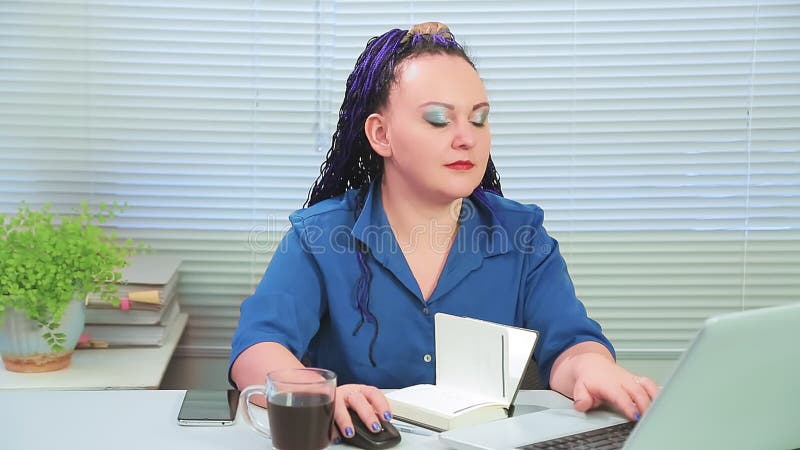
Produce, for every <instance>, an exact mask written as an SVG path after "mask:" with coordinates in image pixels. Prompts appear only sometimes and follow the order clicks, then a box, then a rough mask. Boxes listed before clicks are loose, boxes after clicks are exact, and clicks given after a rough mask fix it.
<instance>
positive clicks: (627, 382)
mask: <svg viewBox="0 0 800 450" xmlns="http://www.w3.org/2000/svg"><path fill="white" fill-rule="evenodd" d="M571 359H572V361H570V362H569V363H570V365H572V370H573V374H574V377H575V385H574V387H573V389H572V398H573V400H574V401H575V409H576V410H578V411H588V410H590V409H594V408H597V407H598V406H600V405H601V404H603V403H604V402H605V403H608V404H610V405H612V406H614V407H616V408H617V409H619V410H620V411H621V412H622V413H623V414H624V415H625V416H627V417H628V418H629V419H632V420H639V418H641V416H642V415H643V414H644V413H645V411H647V408H649V407H650V403H651V402H652V401H653V399H655V398H656V396H657V395H658V391H659V389H658V386H657V385H656V383H655V382H653V380H651V379H649V378H647V377H640V376H636V375H634V374H632V373H630V372H628V371H627V370H625V368H623V367H622V366H620V365H619V364H617V363H615V362H614V361H611V360H610V359H608V358H607V357H605V356H603V355H599V354H597V353H581V354H577V355H574V356H572V358H571Z"/></svg>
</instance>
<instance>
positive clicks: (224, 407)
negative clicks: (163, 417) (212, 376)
mask: <svg viewBox="0 0 800 450" xmlns="http://www.w3.org/2000/svg"><path fill="white" fill-rule="evenodd" d="M238 405H239V391H237V390H234V389H228V390H221V389H220V390H202V389H189V390H187V391H186V395H185V396H184V398H183V404H182V405H181V410H180V412H179V413H178V422H179V423H181V424H183V425H229V424H230V423H232V422H233V419H234V418H235V417H236V409H237V407H238Z"/></svg>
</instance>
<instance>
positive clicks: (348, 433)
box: [344, 427, 353, 438]
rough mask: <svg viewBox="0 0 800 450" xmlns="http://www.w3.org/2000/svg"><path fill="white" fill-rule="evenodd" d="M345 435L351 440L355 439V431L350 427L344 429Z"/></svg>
mask: <svg viewBox="0 0 800 450" xmlns="http://www.w3.org/2000/svg"><path fill="white" fill-rule="evenodd" d="M344 435H345V436H347V437H349V438H350V437H353V429H352V428H350V427H347V428H345V429H344Z"/></svg>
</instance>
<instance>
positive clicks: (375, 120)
mask: <svg viewBox="0 0 800 450" xmlns="http://www.w3.org/2000/svg"><path fill="white" fill-rule="evenodd" d="M364 134H366V135H367V140H368V141H369V145H370V146H372V149H373V150H375V153H377V154H378V155H380V156H382V157H384V158H388V157H390V156H392V146H391V145H389V138H388V130H387V128H386V118H385V117H383V116H382V115H380V114H378V113H372V114H370V115H369V117H367V120H366V121H365V122H364Z"/></svg>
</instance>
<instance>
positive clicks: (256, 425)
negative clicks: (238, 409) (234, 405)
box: [239, 385, 272, 439]
mask: <svg viewBox="0 0 800 450" xmlns="http://www.w3.org/2000/svg"><path fill="white" fill-rule="evenodd" d="M256 394H260V395H263V396H264V397H265V398H266V396H267V392H266V389H265V388H264V386H263V385H253V386H247V387H246V388H244V390H242V393H241V394H239V402H240V403H241V402H243V403H244V411H243V412H244V421H245V422H246V423H247V424H248V425H250V428H252V429H253V430H255V431H256V432H257V433H258V434H260V435H262V436H265V437H267V439H272V436H270V434H269V427H268V426H267V425H265V424H263V423H261V422H259V421H258V419H256V418H254V417H253V413H252V410H251V409H250V408H251V407H252V406H253V405H251V404H250V397H252V396H254V395H256Z"/></svg>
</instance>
